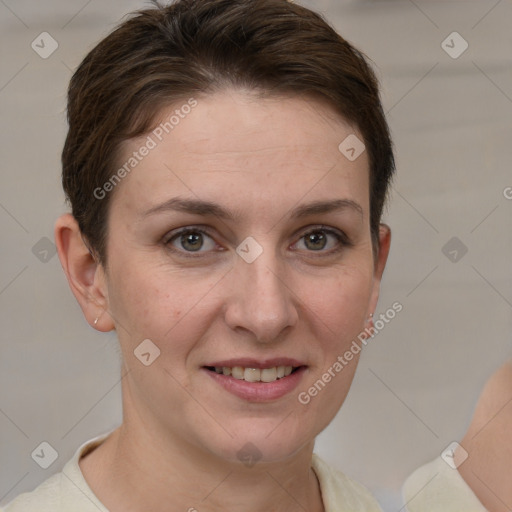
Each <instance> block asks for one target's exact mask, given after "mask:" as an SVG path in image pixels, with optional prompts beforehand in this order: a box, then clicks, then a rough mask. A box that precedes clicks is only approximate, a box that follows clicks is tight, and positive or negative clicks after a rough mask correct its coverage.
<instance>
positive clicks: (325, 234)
mask: <svg viewBox="0 0 512 512" xmlns="http://www.w3.org/2000/svg"><path fill="white" fill-rule="evenodd" d="M347 245H350V242H349V241H348V239H347V237H346V236H345V235H344V234H342V233H338V232H337V231H333V230H332V229H326V228H317V229H314V230H312V231H308V232H307V233H305V234H304V235H302V237H301V238H300V240H299V241H298V242H297V243H296V244H295V245H294V246H293V247H294V249H299V250H304V249H305V250H306V251H309V252H325V253H332V252H336V251H337V250H340V249H341V248H342V247H344V246H347Z"/></svg>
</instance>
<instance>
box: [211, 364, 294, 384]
mask: <svg viewBox="0 0 512 512" xmlns="http://www.w3.org/2000/svg"><path fill="white" fill-rule="evenodd" d="M292 371H293V366H274V367H273V368H263V369H260V368H242V367H241V366H235V367H233V368H228V367H227V366H222V367H221V366H216V367H215V372H216V373H219V374H223V375H227V376H231V377H233V378H235V379H238V380H245V381H246V382H275V381H276V380H278V379H282V378H283V377H287V376H288V375H290V373H292Z"/></svg>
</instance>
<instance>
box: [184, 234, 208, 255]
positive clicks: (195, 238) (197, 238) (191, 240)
mask: <svg viewBox="0 0 512 512" xmlns="http://www.w3.org/2000/svg"><path fill="white" fill-rule="evenodd" d="M182 242H183V247H184V248H185V249H189V250H191V251H198V250H199V249H201V247H202V246H203V240H202V236H201V235H200V234H193V233H189V234H186V235H183V238H182Z"/></svg>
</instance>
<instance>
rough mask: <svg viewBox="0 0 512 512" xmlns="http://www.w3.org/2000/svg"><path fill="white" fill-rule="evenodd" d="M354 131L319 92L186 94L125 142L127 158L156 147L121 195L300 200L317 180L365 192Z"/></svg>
mask: <svg viewBox="0 0 512 512" xmlns="http://www.w3.org/2000/svg"><path fill="white" fill-rule="evenodd" d="M354 136H356V137H358V138H359V139H362V136H361V135H360V133H359V132H358V130H357V129H355V128H354V127H352V126H351V125H350V124H348V123H347V122H346V121H345V120H344V119H343V118H342V117H341V116H339V115H338V114H337V113H336V112H334V110H333V109H332V108H330V107H329V106H327V105H326V104H324V103H322V102H320V101H318V100H315V99H312V98H306V97H298V96H297V97H282V96H280V97H265V98H262V97H258V96H257V95H256V94H254V93H251V92H248V91H240V90H227V91H223V92H219V93H215V94H212V95H209V96H201V97H197V98H193V99H189V100H188V101H187V100H185V101H184V102H183V103H181V104H175V105H173V106H172V107H169V108H166V109H163V110H162V111H161V112H160V115H159V116H158V120H157V122H156V125H155V128H154V129H153V130H152V131H151V132H150V133H149V134H146V135H144V136H143V137H140V138H137V139H132V140H129V141H127V142H125V143H124V145H123V147H122V151H121V155H122V158H121V160H122V161H123V162H126V161H127V160H128V159H129V158H134V157H133V154H134V152H137V151H138V149H139V148H141V147H143V146H145V145H146V146H147V145H149V146H151V148H152V149H151V150H150V151H145V153H147V154H146V156H144V157H143V158H141V159H140V161H138V162H137V165H136V167H134V169H133V171H131V172H130V173H129V175H128V176H127V177H126V178H125V179H123V183H121V186H120V187H118V190H116V196H119V198H120V199H121V198H124V200H123V202H134V201H135V202H138V203H141V207H150V206H151V203H153V202H154V201H159V200H161V201H163V200H167V199H169V193H170V191H171V190H175V191H176V193H179V194H180V195H183V194H184V193H186V194H188V195H199V196H201V195H203V196H204V195H205V194H212V195H217V196H220V197H223V198H224V199H225V200H226V199H227V198H228V196H229V197H231V198H233V197H232V195H233V194H236V195H237V196H241V195H243V196H246V197H247V198H248V199H249V200H250V197H251V195H252V196H254V195H255V194H260V195H261V194H262V193H265V194H267V195H269V196H272V195H273V194H274V197H275V190H274V189H275V188H279V190H280V193H281V195H282V194H287V195H289V196H290V195H297V196H298V197H296V198H295V199H296V200H299V199H300V196H301V195H304V193H305V190H306V189H307V188H310V189H311V188H312V187H314V188H315V189H316V190H317V191H319V192H320V191H322V190H323V191H324V192H325V193H328V192H329V191H332V189H333V187H335V188H336V187H337V188H338V189H340V193H341V192H343V193H344V194H345V195H346V194H347V193H348V194H349V195H358V194H359V195H361V193H362V195H363V196H364V195H365V194H366V195H367V192H368V160H367V156H366V153H365V152H363V154H361V156H360V157H359V158H357V160H355V161H350V160H349V159H347V158H346V157H345V156H344V155H343V153H342V151H340V149H339V146H340V144H341V143H342V142H343V141H344V140H346V139H347V137H354ZM122 164H123V163H121V165H122ZM315 183H316V184H315ZM342 189H343V190H342ZM324 192H320V193H324ZM220 197H217V199H219V198H220ZM253 198H254V197H253ZM209 199H211V198H209ZM363 206H364V205H363Z"/></svg>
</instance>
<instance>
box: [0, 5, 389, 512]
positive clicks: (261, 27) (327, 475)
mask: <svg viewBox="0 0 512 512" xmlns="http://www.w3.org/2000/svg"><path fill="white" fill-rule="evenodd" d="M68 120H69V132H68V136H67V140H66V143H65V147H64V150H63V157H62V162H63V185H64V189H65V192H66V194H67V197H68V199H69V202H70V204H71V208H72V213H71V214H66V215H63V216H62V217H61V218H60V219H59V220H58V221H57V224H56V227H55V239H56V244H57V247H58V251H59V257H60V260H61V263H62V266H63V268H64V271H65V273H66V276H67V278H68V281H69V285H70V287H71V290H72V292H73V293H74V295H75V297H76V299H77V301H78V302H79V304H80V306H81V308H82V310H83V313H84V316H85V318H86V319H87V321H88V322H89V323H90V325H91V326H92V327H93V328H95V329H97V330H99V331H103V332H109V331H111V330H114V329H115V330H116V332H117V336H118V339H119V343H120V348H121V352H122V359H123V379H122V393H123V422H122V424H121V425H120V426H119V428H117V429H116V430H114V431H113V432H111V433H108V434H106V435H104V436H101V437H100V438H96V439H93V440H91V441H88V442H87V443H85V444H84V445H82V446H81V447H80V448H79V450H78V451H77V452H76V454H75V456H74V457H73V459H72V460H71V461H69V462H68V464H67V465H66V466H65V468H64V470H63V472H62V473H59V474H57V475H54V476H53V477H52V478H50V479H49V480H48V481H46V482H45V483H43V484H42V485H41V486H40V487H38V488H37V489H36V490H35V491H33V492H32V493H28V494H24V495H21V496H19V497H18V498H17V499H15V500H14V501H13V502H12V503H11V504H9V505H8V506H7V508H6V511H7V512H18V511H22V510H23V511H31V510H34V511H36V510H37V511H38V512H42V511H46V510H51V511H52V512H58V511H64V510H65V511H69V510H73V511H80V512H81V511H84V512H85V511H89V510H91V511H93V510H94V511H96V510H103V511H105V510H109V511H111V512H117V511H123V512H126V511H146V510H151V511H155V512H159V511H169V510H172V511H175V510H176V511H180V510H183V511H186V510H188V511H189V512H190V511H194V510H197V511H199V512H203V511H217V510H223V511H224V510H239V509H242V508H243V510H246V511H259V510H273V511H277V512H280V511H287V512H288V511H290V510H308V511H311V512H320V511H328V512H333V511H338V510H347V511H348V510H351V511H358V512H359V511H377V510H380V508H379V506H378V504H377V503H376V501H375V500H374V499H373V497H372V496H371V495H370V494H369V493H368V491H367V490H365V489H364V488H363V487H362V486H361V485H359V484H357V483H356V482H353V481H351V480H350V479H348V478H347V477H346V476H344V475H343V474H342V473H340V472H337V471H334V470H333V469H331V468H330V467H329V466H328V465H327V464H326V463H325V462H323V461H322V460H321V459H320V458H319V457H318V456H316V455H314V454H313V448H314V441H315V437H316V436H317V435H318V434H319V433H320V432H321V431H322V430H323V429H324V428H325V427H326V426H327V425H328V424H329V423H330V421H331V420H332V419H333V418H334V416H335V415H336V413H337V412H338V410H339V408H340V407H341V405H342V404H343V402H344V400H345V397H346V395H347V393H348V390H349V387H350V384H351V382H352V379H353V376H354V372H355V369H356V366H357V361H358V358H359V352H360V351H361V344H363V343H365V337H367V336H368V334H370V335H371V334H372V329H373V324H372V314H373V311H375V308H376V305H377V300H378V296H379V287H380V282H381V277H382V273H383V271H384V267H385V264H386V259H387V256H388V251H389V246H390V230H389V228H388V227H387V226H385V225H383V224H380V219H381V214H382V209H383V205H384V202H385V198H386V194H387V189H388V185H389V181H390V179H391V176H392V173H393V170H394V161H393V152H392V145H391V140H390V136H389V130H388V126H387V123H386V121H385V118H384V114H383V110H382V106H381V103H380V100H379V90H378V84H377V80H376V78H375V76H374V74H373V72H372V71H371V69H370V67H369V65H368V64H367V62H366V60H365V58H364V57H363V56H362V55H361V54H360V53H359V52H358V51H357V50H356V49H354V48H353V47H352V46H351V45H350V44H349V43H347V42H346V41H344V40H343V39H342V38H341V37H340V36H339V35H338V34H336V32H335V31H334V30H333V29H332V28H331V27H330V26H329V25H328V24H327V23H326V22H325V21H324V20H323V19H322V18H321V17H319V16H318V15H316V14H314V13H313V12H311V11H309V10H307V9H305V8H303V7H300V6H297V5H294V4H292V3H288V2H286V1H284V0H258V1H256V2H255V1H254V0H181V1H177V2H175V3H174V4H172V5H171V6H168V7H156V8H153V9H148V10H146V11H143V12H140V13H137V14H136V15H134V16H133V17H132V18H131V19H129V20H128V21H126V22H125V23H123V24H122V25H121V26H120V27H119V28H118V29H116V30H115V31H114V32H113V33H112V34H111V35H109V36H108V37H106V38H105V39H104V40H103V41H101V42H100V43H99V44H98V46H96V47H95V48H94V49H93V50H92V51H91V52H90V53H89V55H88V56H87V57H86V58H85V59H84V61H83V62H82V64H81V65H80V66H79V68H78V70H77V71H76V73H75V74H74V76H73V78H72V80H71V84H70V88H69V97H68ZM350 354H351V356H350V357H348V355H350ZM344 356H346V357H345V359H343V361H344V363H343V364H341V362H340V358H343V357H344Z"/></svg>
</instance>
